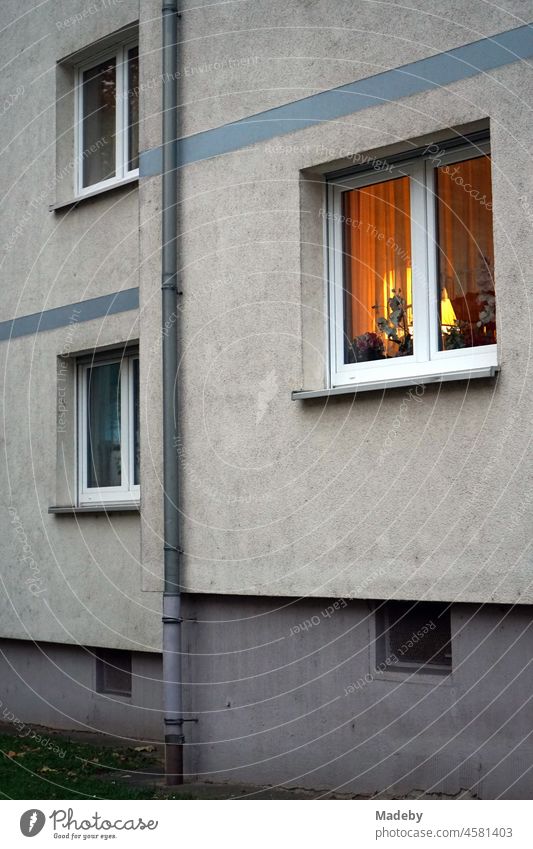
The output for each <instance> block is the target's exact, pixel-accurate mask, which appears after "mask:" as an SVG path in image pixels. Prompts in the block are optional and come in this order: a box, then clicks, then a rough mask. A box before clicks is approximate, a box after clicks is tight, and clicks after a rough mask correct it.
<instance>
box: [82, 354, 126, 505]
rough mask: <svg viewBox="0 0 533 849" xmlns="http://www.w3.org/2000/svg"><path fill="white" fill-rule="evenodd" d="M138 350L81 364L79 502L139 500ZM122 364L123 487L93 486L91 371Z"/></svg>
mask: <svg viewBox="0 0 533 849" xmlns="http://www.w3.org/2000/svg"><path fill="white" fill-rule="evenodd" d="M138 359H139V355H138V353H131V354H130V353H126V354H124V355H123V356H110V357H106V358H104V357H102V358H100V357H98V358H93V359H91V360H88V361H82V362H80V363H79V364H78V379H77V397H78V405H77V406H78V428H77V434H78V438H77V445H78V504H79V505H80V506H83V505H84V504H117V503H124V504H131V503H139V502H140V497H141V488H140V485H139V484H135V483H134V480H135V435H134V391H133V387H134V366H133V363H134V361H135V360H138ZM112 363H120V422H121V432H120V466H121V477H122V483H121V485H120V486H105V487H89V486H88V484H87V477H88V476H87V471H88V469H87V448H88V428H87V418H88V415H87V414H88V410H87V400H88V399H87V395H88V387H87V372H88V371H89V369H91V368H97V367H98V366H104V365H111V364H112Z"/></svg>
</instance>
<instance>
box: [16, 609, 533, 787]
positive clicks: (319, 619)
mask: <svg viewBox="0 0 533 849" xmlns="http://www.w3.org/2000/svg"><path fill="white" fill-rule="evenodd" d="M335 603H336V604H337V609H336V610H334V605H335ZM185 614H186V616H187V617H189V616H190V617H196V618H197V621H196V622H189V621H188V622H186V624H185V626H184V627H185V642H186V647H187V651H188V655H187V660H186V665H185V677H186V687H185V709H186V711H187V712H188V714H187V715H189V716H191V717H195V718H197V719H198V722H196V723H188V724H187V727H186V741H187V746H186V750H185V751H186V758H185V761H186V771H187V774H188V775H189V776H190V777H191V778H193V779H194V778H196V777H197V778H198V779H199V780H209V781H215V782H220V781H234V782H251V783H256V784H262V783H265V784H281V785H286V786H296V787H308V788H315V789H325V788H327V789H331V788H335V789H336V790H337V791H338V792H340V793H358V794H363V795H370V794H374V793H382V794H383V795H386V796H392V795H403V794H407V793H417V792H418V793H420V792H422V791H425V792H426V793H440V794H445V795H449V796H451V797H453V796H457V795H462V796H465V797H467V798H468V797H477V798H485V799H494V798H497V797H502V798H510V799H520V798H525V799H528V798H531V792H532V789H533V788H532V779H531V769H530V766H531V758H532V755H533V751H532V745H531V739H530V738H531V735H530V722H529V713H528V701H529V700H530V699H531V694H532V687H533V678H532V674H531V665H530V664H529V663H528V662H526V660H525V659H527V658H529V657H530V656H531V651H532V645H531V613H530V611H529V609H528V608H524V607H521V608H520V607H518V608H515V609H510V608H508V607H505V606H503V605H488V606H485V607H483V608H478V607H476V606H472V605H463V604H460V605H455V606H454V607H453V608H452V612H451V625H452V656H453V671H452V673H451V675H449V676H445V677H442V676H438V675H435V674H433V675H430V674H421V673H416V674H409V673H406V672H392V671H390V672H386V673H380V672H376V657H375V649H374V634H375V630H374V629H375V625H374V614H373V605H371V604H367V603H365V602H357V601H353V602H345V601H344V600H336V599H308V600H305V601H297V600H295V599H289V598H276V599H274V598H270V599H268V598H265V599H257V598H256V599H251V598H243V597H239V598H235V597H233V598H231V597H227V598H221V597H218V598H217V597H213V596H205V595H204V596H197V597H189V598H188V602H187V605H186V608H185ZM0 647H1V649H2V657H1V659H0V668H1V674H2V681H4V682H5V687H4V694H5V698H4V697H3V702H4V705H5V706H6V707H7V708H8V710H10V711H12V712H13V713H14V714H15V715H16V716H17V717H18V718H20V719H23V720H25V721H27V722H40V723H43V724H47V725H51V726H53V727H56V728H67V729H71V728H84V729H85V730H88V729H89V730H100V731H104V732H106V733H111V734H117V735H124V736H128V737H144V738H145V739H146V740H160V738H161V733H162V724H161V716H160V701H159V699H160V689H159V687H160V685H159V680H160V658H159V657H156V656H153V655H145V654H143V655H139V654H134V655H133V695H132V698H131V699H124V698H117V697H109V696H108V697H105V696H101V695H98V694H95V693H94V692H93V690H94V660H93V659H92V658H91V656H90V655H88V654H87V653H86V652H82V650H81V649H79V648H76V647H66V646H64V647H54V646H50V645H48V646H43V647H39V648H31V649H28V648H27V646H26V645H24V644H21V643H15V642H9V641H3V643H2V644H1V646H0ZM0 718H1V716H0Z"/></svg>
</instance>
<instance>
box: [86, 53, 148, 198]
mask: <svg viewBox="0 0 533 849" xmlns="http://www.w3.org/2000/svg"><path fill="white" fill-rule="evenodd" d="M75 126H76V139H75V143H76V151H77V161H78V174H77V195H78V196H83V195H84V194H87V193H92V192H94V191H95V190H96V189H103V188H107V187H109V188H110V187H112V186H113V185H115V184H116V183H119V182H121V181H124V180H127V179H130V178H134V177H136V176H138V174H139V48H138V46H137V45H136V44H132V43H129V44H124V45H121V46H119V47H115V48H114V49H112V50H110V51H109V52H106V53H104V54H100V55H99V56H98V57H96V56H95V57H93V58H92V59H91V60H89V61H88V62H85V63H84V64H82V65H78V67H77V69H76V120H75Z"/></svg>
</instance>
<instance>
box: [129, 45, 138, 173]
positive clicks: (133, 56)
mask: <svg viewBox="0 0 533 849" xmlns="http://www.w3.org/2000/svg"><path fill="white" fill-rule="evenodd" d="M138 167H139V48H138V47H132V48H131V50H128V171H133V170H134V169H135V168H138Z"/></svg>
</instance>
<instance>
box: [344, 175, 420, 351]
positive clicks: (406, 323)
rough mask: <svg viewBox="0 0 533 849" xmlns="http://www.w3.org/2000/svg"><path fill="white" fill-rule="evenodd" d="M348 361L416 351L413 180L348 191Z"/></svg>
mask: <svg viewBox="0 0 533 849" xmlns="http://www.w3.org/2000/svg"><path fill="white" fill-rule="evenodd" d="M343 231H344V239H343V250H344V281H345V282H344V340H345V343H344V362H345V363H354V362H368V361H369V360H384V359H388V358H392V357H402V356H406V355H408V354H412V353H413V299H412V287H411V277H412V275H411V218H410V192H409V178H408V177H400V178H398V179H397V180H388V181H386V182H383V183H377V184H376V185H373V186H365V187H364V188H361V189H352V191H349V192H344V193H343Z"/></svg>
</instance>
